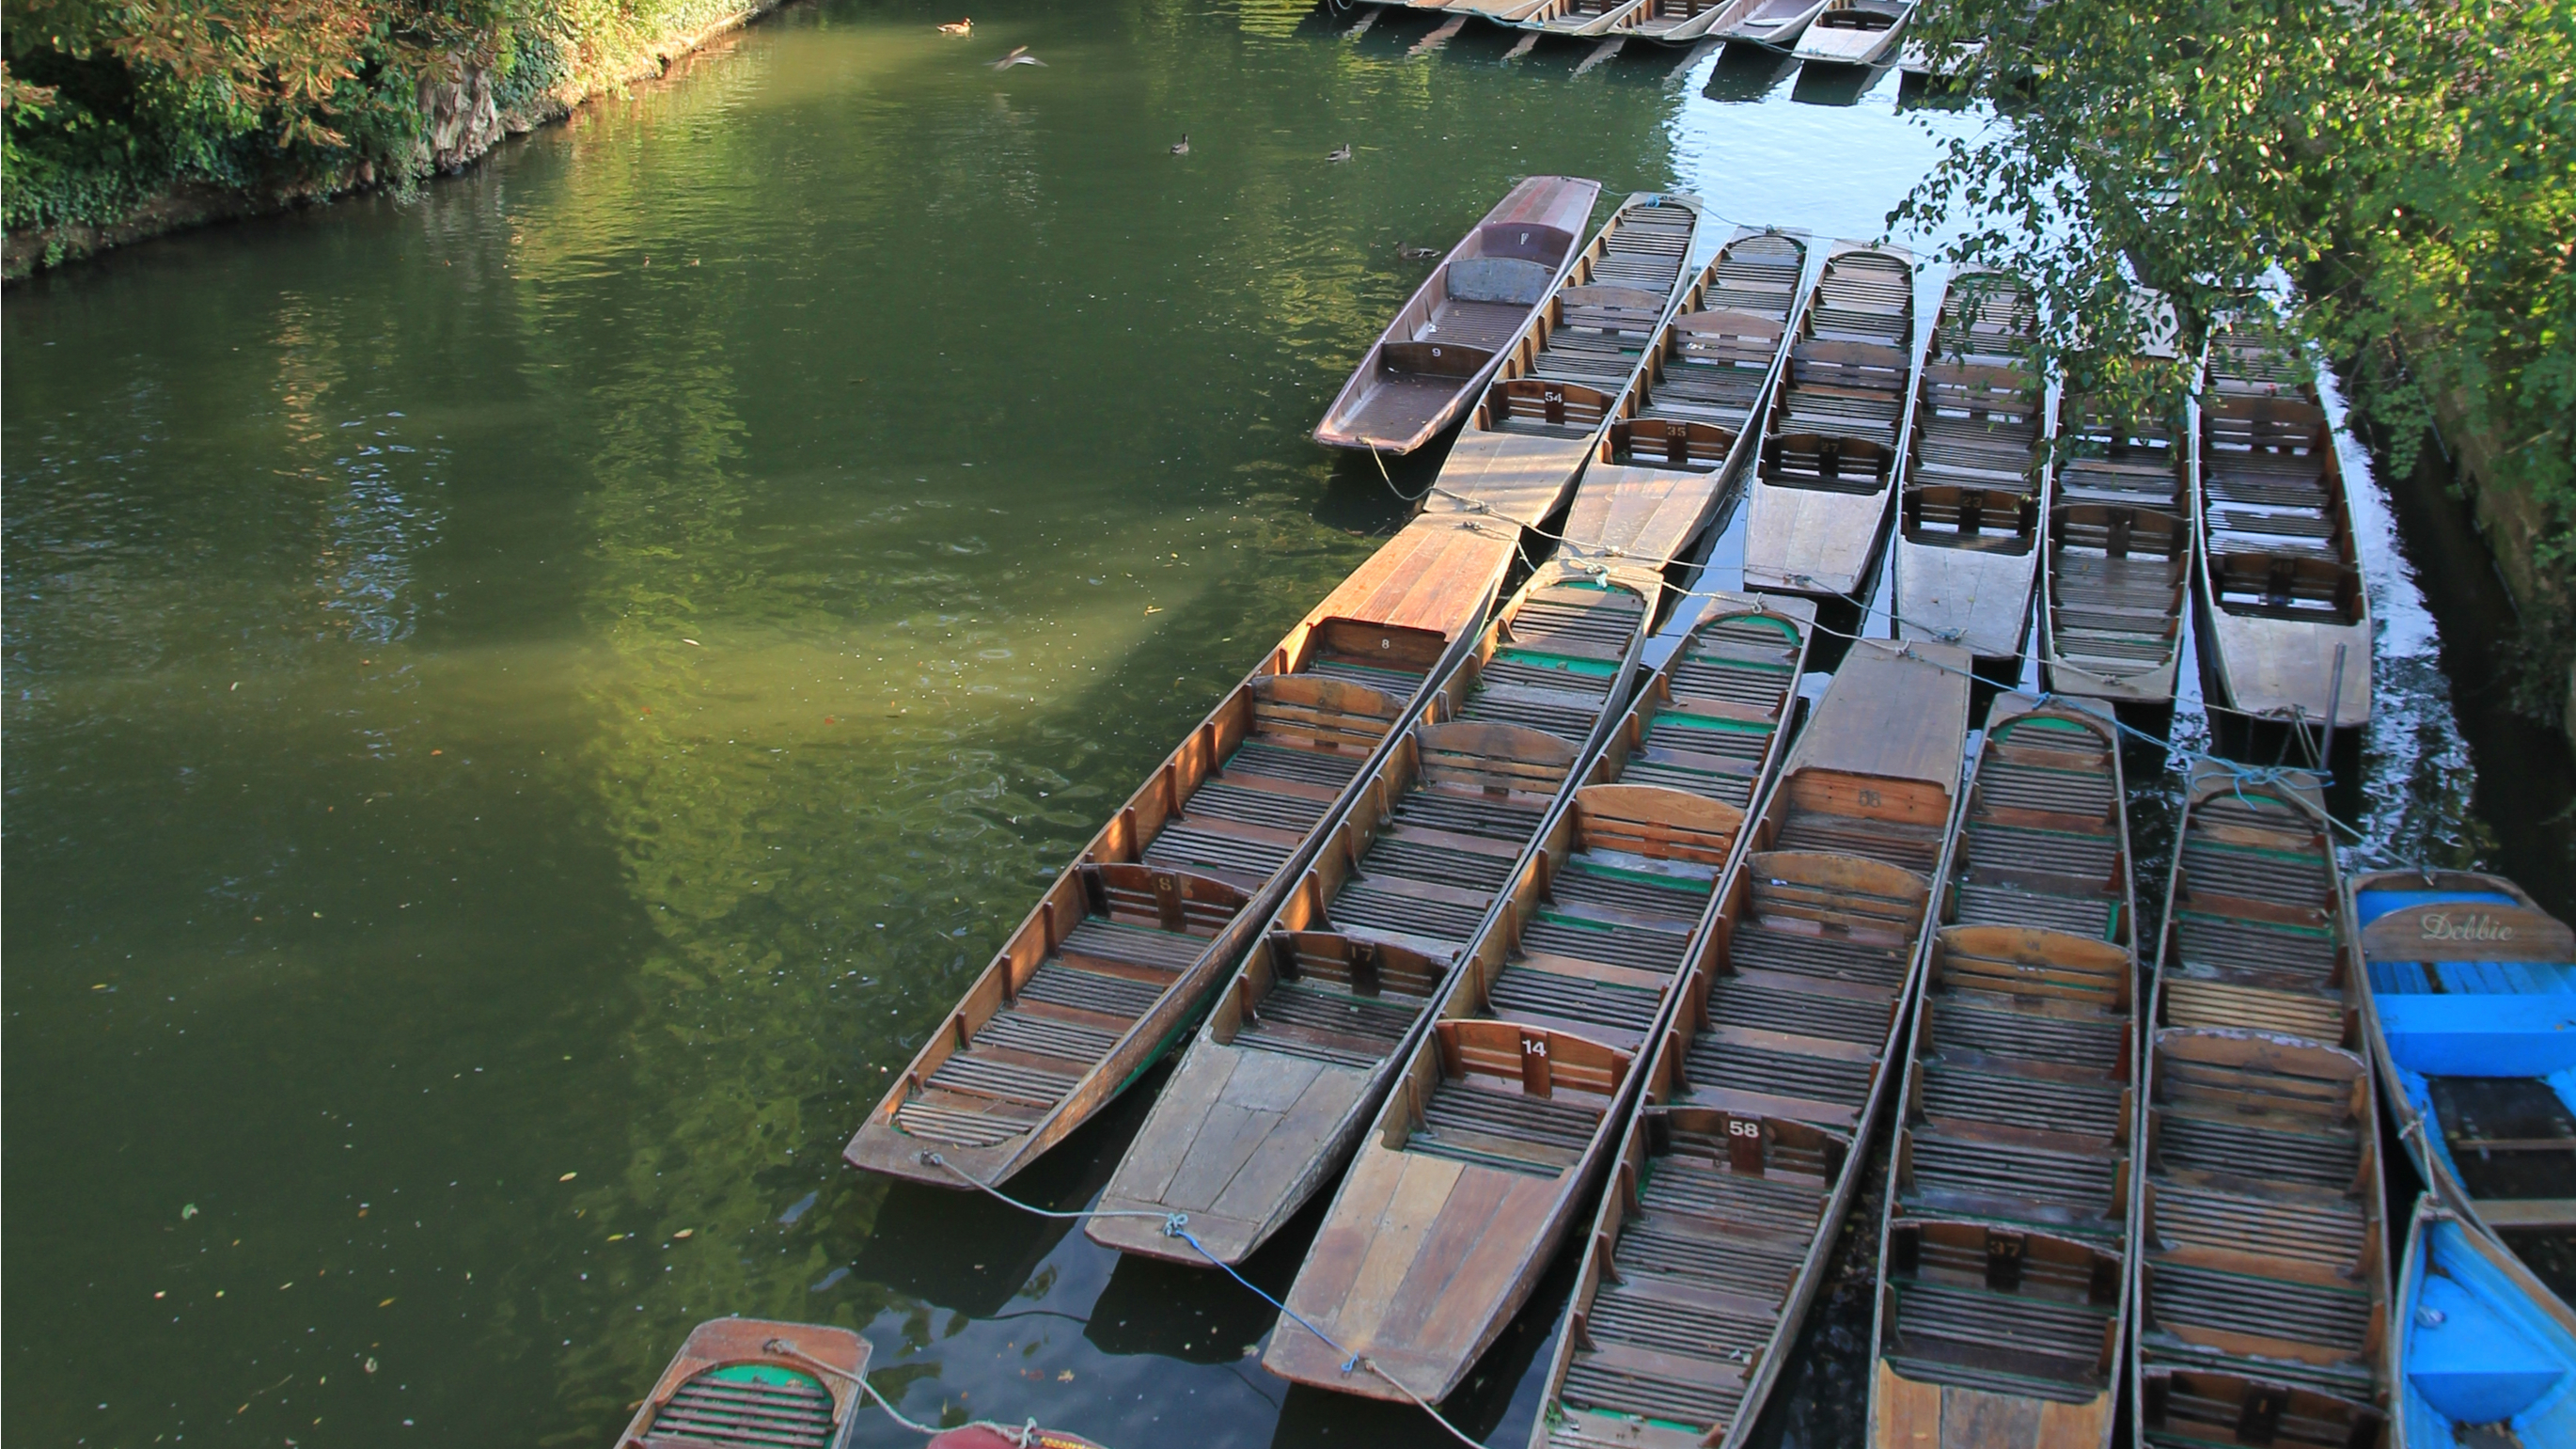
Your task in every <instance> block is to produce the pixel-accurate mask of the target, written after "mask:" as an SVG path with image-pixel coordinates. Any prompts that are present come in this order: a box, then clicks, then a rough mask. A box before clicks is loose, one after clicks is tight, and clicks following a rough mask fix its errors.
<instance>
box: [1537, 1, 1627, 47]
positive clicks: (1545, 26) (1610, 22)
mask: <svg viewBox="0 0 2576 1449" xmlns="http://www.w3.org/2000/svg"><path fill="white" fill-rule="evenodd" d="M1646 3H1647V0H1539V3H1538V5H1537V6H1536V7H1535V8H1533V9H1529V10H1524V11H1523V12H1521V14H1520V16H1519V18H1517V19H1515V20H1514V21H1512V22H1511V23H1512V24H1513V25H1514V26H1515V27H1517V28H1519V29H1522V30H1529V31H1535V32H1537V33H1538V34H1541V35H1562V36H1566V37H1568V38H1572V39H1585V38H1589V37H1592V36H1596V35H1607V34H1609V33H1610V32H1611V31H1612V30H1613V29H1615V28H1616V27H1617V26H1618V24H1619V22H1621V21H1623V20H1625V19H1627V18H1628V16H1629V15H1630V13H1631V12H1633V11H1635V10H1637V9H1638V8H1639V7H1640V6H1643V5H1645V4H1646Z"/></svg>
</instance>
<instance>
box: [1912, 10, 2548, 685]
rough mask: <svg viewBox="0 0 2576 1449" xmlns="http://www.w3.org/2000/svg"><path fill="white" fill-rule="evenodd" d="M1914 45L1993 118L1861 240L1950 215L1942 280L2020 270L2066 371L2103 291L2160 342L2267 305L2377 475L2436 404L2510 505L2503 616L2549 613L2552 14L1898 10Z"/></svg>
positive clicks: (2144, 383)
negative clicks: (2368, 452)
mask: <svg viewBox="0 0 2576 1449" xmlns="http://www.w3.org/2000/svg"><path fill="white" fill-rule="evenodd" d="M1917 23H1918V29H1917V31H1916V34H1917V37H1918V39H1921V40H1924V41H1926V42H1928V43H1930V44H1931V45H1933V46H1934V47H1935V48H1936V50H1939V49H1943V48H1945V47H1953V46H1956V45H1958V44H1960V43H1962V42H1972V41H1975V40H1979V39H1986V40H1988V41H1990V45H1989V48H1988V50H1987V52H1986V54H1985V56H1984V58H1983V60H1982V63H1980V64H1979V65H1978V67H1977V69H1976V72H1975V74H1974V77H1973V79H1972V80H1970V81H1969V84H1970V85H1972V86H1973V87H1975V88H1976V89H1978V90H1979V91H1981V92H1983V93H1984V94H1985V95H1987V96H1988V97H1990V98H1991V99H1992V100H1993V101H1994V103H1995V105H1996V107H1997V110H1998V121H1999V124H1998V125H1996V126H1995V127H1993V128H1991V129H1990V130H1989V131H1988V132H1987V133H1985V134H1984V135H1982V136H1978V137H1975V138H1971V139H1966V140H1960V141H1955V142H1953V143H1952V144H1951V146H1950V149H1949V152H1948V154H1947V156H1946V158H1945V159H1944V161H1943V163H1942V164H1941V166H1940V167H1939V168H1938V169H1937V170H1936V171H1935V173H1934V174H1933V175H1932V176H1931V177H1930V178H1929V179H1928V180H1927V181H1926V182H1925V183H1924V185H1923V187H1922V188H1921V189H1920V190H1918V191H1917V192H1916V193H1915V195H1913V196H1912V197H1910V198H1909V199H1908V200H1907V202H1906V203H1905V205H1904V207H1903V208H1901V209H1900V210H1899V212H1898V213H1897V215H1896V216H1895V217H1892V218H1891V222H1895V221H1903V220H1911V221H1914V222H1916V223H1918V224H1926V223H1931V224H1937V223H1939V222H1941V221H1944V220H1952V221H1964V222H1966V223H1967V224H1968V228H1969V229H1968V231H1967V234H1966V236H1965V238H1964V240H1962V241H1961V242H1960V243H1959V244H1958V245H1957V246H1956V247H1954V248H1952V249H1951V255H1952V256H1953V258H1954V259H1956V260H1961V261H1977V262H1982V263H1987V264H1991V265H1999V266H2005V267H2009V268H2011V269H2013V270H2016V271H2019V272H2021V273H2023V274H2024V275H2026V276H2027V277H2029V278H2030V279H2031V280H2032V281H2033V282H2034V284H2036V285H2037V286H2038V287H2039V288H2040V289H2041V290H2042V291H2043V292H2044V293H2045V294H2046V295H2047V300H2048V301H2049V303H2050V304H2051V308H2052V310H2053V312H2054V313H2055V325H2054V326H2053V327H2052V329H2051V334H2050V341H2051V350H2052V351H2055V352H2058V353H2060V354H2062V355H2066V356H2069V357H2074V356H2079V355H2080V354H2081V347H2080V344H2081V343H2083V342H2084V341H2086V340H2088V339H2089V340H2094V341H2108V342H2109V343H2110V344H2111V345H2112V346H2113V347H2114V348H2116V347H2118V346H2119V345H2120V344H2121V343H2122V342H2124V341H2125V340H2126V339H2127V334H2128V333H2129V331H2130V330H2131V329H2132V326H2133V323H2132V319H2131V318H2130V315H2129V313H2128V311H2127V309H2126V308H2125V307H2124V306H2122V305H2121V298H2122V297H2123V296H2124V295H2125V293H2126V292H2127V290H2128V288H2129V286H2130V284H2131V283H2132V282H2143V283H2145V284H2147V285H2150V286H2154V287H2157V288H2160V289H2162V290H2164V291H2165V292H2166V293H2168V294H2169V295H2171V296H2172V297H2173V298H2174V300H2175V301H2176V302H2177V303H2178V304H2179V306H2180V310H2181V312H2182V315H2183V320H2184V323H2185V330H2186V334H2187V336H2186V345H2187V348H2188V347H2189V346H2191V345H2196V343H2197V342H2198V340H2199V338H2200V336H2202V335H2203V334H2204V333H2205V330H2206V328H2207V326H2208V324H2209V321H2210V319H2211V318H2212V317H2213V316H2214V315H2216V314H2219V313H2222V312H2226V311H2228V310H2231V309H2235V308H2240V307H2243V306H2245V305H2247V303H2248V302H2249V301H2252V300H2254V299H2258V298H2261V297H2264V296H2267V295H2270V296H2274V297H2276V298H2278V299H2279V300H2281V301H2282V302H2283V303H2284V305H2285V308H2286V312H2287V317H2288V322H2289V326H2290V328H2291V329H2292V330H2293V331H2294V332H2296V333H2298V334H2301V335H2304V336H2306V337H2308V338H2311V339H2313V340H2315V341H2316V342H2318V343H2319V344H2320V345H2322V346H2323V347H2324V348H2325V349H2326V351H2327V352H2328V353H2329V354H2330V355H2332V356H2334V357H2336V358H2338V359H2352V360H2359V361H2360V362H2361V363H2362V364H2363V365H2361V366H2358V367H2355V368H2352V369H2350V371H2349V373H2348V378H2349V380H2350V381H2351V382H2352V383H2353V384H2354V386H2355V387H2356V388H2357V390H2358V391H2359V395H2358V396H2357V397H2355V398H2354V399H2353V402H2354V404H2355V405H2356V407H2357V408H2359V409H2360V410H2362V411H2363V413H2364V414H2365V415H2366V416H2368V417H2369V418H2370V419H2371V420H2372V421H2374V422H2376V423H2377V424H2379V425H2380V426H2382V427H2383V428H2385V430H2386V432H2387V434H2388V436H2390V437H2391V438H2392V439H2394V440H2396V441H2397V442H2398V444H2399V447H2400V451H2401V453H2403V452H2406V451H2408V450H2409V449H2410V448H2411V440H2413V439H2415V438H2418V437H2421V436H2422V435H2423V425H2424V423H2425V421H2426V420H2427V419H2428V418H2430V417H2432V416H2433V415H2434V413H2435V411H2436V410H2437V409H2438V411H2439V412H2440V413H2441V414H2442V416H2443V418H2444V420H2445V422H2446V423H2447V424H2448V425H2449V426H2448V430H2449V431H2451V432H2453V433H2469V432H2474V433H2476V434H2477V435H2478V436H2479V437H2480V438H2481V439H2483V440H2485V446H2484V447H2483V448H2482V449H2481V451H2482V452H2483V453H2484V455H2485V456H2484V457H2483V458H2482V459H2481V460H2480V467H2481V469H2482V470H2483V471H2484V473H2485V475H2486V476H2485V477H2484V478H2483V480H2482V481H2483V482H2484V484H2485V486H2487V487H2489V488H2494V489H2503V490H2507V491H2508V492H2509V493H2511V494H2512V495H2514V497H2515V498H2516V499H2517V500H2527V502H2528V505H2529V506H2528V507H2523V508H2520V509H2518V510H2517V511H2515V512H2514V514H2513V515H2512V516H2513V518H2514V519H2515V523H2514V525H2513V527H2514V531H2516V532H2518V533H2521V534H2524V535H2526V536H2522V537H2499V538H2497V539H2496V540H2495V542H2496V543H2497V545H2498V547H2499V548H2500V549H2504V550H2511V551H2516V552H2517V553H2518V555H2519V556H2518V557H2516V558H2509V559H2508V560H2507V570H2506V571H2507V573H2508V575H2509V576H2511V575H2516V574H2517V573H2518V574H2520V575H2521V577H2520V579H2518V581H2517V593H2518V594H2520V595H2521V596H2522V603H2523V607H2524V609H2525V612H2526V615H2527V616H2530V615H2533V614H2535V613H2537V614H2539V615H2541V616H2543V617H2544V618H2546V617H2554V616H2555V615H2558V614H2562V613H2564V612H2565V611H2566V610H2567V608H2568V606H2569V604H2570V602H2571V601H2576V0H2338V3H2336V4H2331V5H2324V4H2316V3H2313V0H2201V3H2197V4H2192V5H2176V6H2161V5H2140V4H2136V3H2134V0H2053V3H2038V0H1925V4H1924V5H1923V8H1922V10H1921V11H1920V12H1919V13H1918V16H1917ZM1947 53H1949V54H1952V55H1954V56H1955V55H1957V53H1958V52H1956V51H1955V50H1950V51H1948V52H1947ZM2290 278H2295V279H2296V280H2297V281H2298V283H2299V284H2300V285H2299V286H2298V288H2297V289H2296V291H2295V292H2291V291H2290V290H2289V289H2287V288H2283V287H2281V286H2279V285H2278V284H2279V283H2280V282H2282V281H2283V280H2285V279H2290ZM2180 380H2181V379H2180V378H2179V376H2178V375H2176V374H2174V373H2172V372H2168V373H2167V374H2165V375H2163V376H2157V377H2138V378H2131V379H2125V380H2124V381H2126V382H2127V383H2129V384H2130V385H2132V386H2134V387H2135V388H2137V389H2138V390H2139V391H2141V392H2143V391H2146V390H2148V389H2149V388H2152V387H2162V388H2165V389H2167V390H2170V389H2171V388H2173V387H2174V386H2176V385H2178V384H2179V382H2180ZM2398 461H2399V465H2400V466H2401V467H2403V466H2408V465H2409V464H2410V463H2411V461H2412V460H2411V458H2409V457H2403V456H2401V457H2400V459H2399V460H2398ZM2535 622H2542V620H2539V619H2536V620H2535ZM2540 632H2547V631H2545V630H2544V631H2540ZM2565 668H2566V665H2565V662H2564V661H2563V660H2561V661H2558V662H2557V663H2556V664H2555V669H2556V670H2557V671H2558V672H2559V673H2561V674H2563V672H2564V670H2565Z"/></svg>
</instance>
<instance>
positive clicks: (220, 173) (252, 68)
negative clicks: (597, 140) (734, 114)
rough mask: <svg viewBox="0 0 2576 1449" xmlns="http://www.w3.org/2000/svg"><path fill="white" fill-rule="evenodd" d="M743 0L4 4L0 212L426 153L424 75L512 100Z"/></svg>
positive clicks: (528, 101)
mask: <svg viewBox="0 0 2576 1449" xmlns="http://www.w3.org/2000/svg"><path fill="white" fill-rule="evenodd" d="M740 8H742V7H741V5H740V4H739V3H737V0H113V3H111V0H0V102H5V107H6V109H5V121H4V122H0V219H5V221H6V224H7V225H8V227H9V228H10V229H11V230H17V229H20V228H23V227H30V226H48V225H56V224H60V223H63V222H85V223H90V224H93V225H106V224H110V223H113V222H116V221H118V220H120V219H122V218H124V217H126V216H128V215H129V214H131V213H132V212H133V211H134V209H135V208H136V207H138V206H140V205H142V204H143V203H145V202H147V201H149V200H150V199H152V198H153V197H155V196H157V195H159V194H161V193H163V192H165V191H167V190H168V189H169V188H171V187H172V186H174V185H178V184H181V183H189V182H198V183H204V184H208V185H212V186H218V187H225V188H232V189H261V188H276V189H287V188H299V187H307V186H312V185H316V184H326V185H327V184H330V183H332V182H333V181H334V180H336V179H338V178H345V177H347V176H349V175H350V174H352V173H353V172H354V171H355V170H356V169H357V168H358V167H359V166H361V165H369V166H372V167H373V168H374V170H375V172H376V173H377V174H379V175H387V176H392V177H395V178H398V179H399V178H402V177H405V176H407V175H408V174H409V173H410V172H411V171H412V170H413V169H414V168H415V167H416V166H417V164H418V157H419V155H420V154H421V148H420V135H421V125H422V116H421V109H420V87H421V85H422V84H423V83H424V82H428V81H453V80H455V79H457V78H459V77H460V76H461V75H463V74H464V73H465V72H466V71H467V70H468V69H481V70H485V71H488V72H489V73H490V75H491V77H492V79H493V82H494V85H495V91H496V95H495V99H496V100H497V101H498V102H499V103H500V104H501V105H502V106H503V108H504V109H509V110H519V111H530V112H533V111H540V110H542V109H543V108H544V106H545V103H546V98H547V97H548V95H549V94H551V93H553V92H556V91H558V90H561V89H564V88H566V87H571V86H579V85H581V84H582V83H583V82H584V81H586V80H587V79H589V78H592V77H595V76H598V75H601V74H603V73H606V72H611V71H614V70H616V69H618V68H621V67H623V66H624V65H626V64H629V63H631V62H632V61H633V60H634V59H635V58H636V57H637V56H639V55H641V54H642V53H643V52H644V51H645V50H646V49H647V48H648V47H650V46H651V45H652V44H654V43H655V42H657V41H659V40H660V39H662V38H663V37H664V36H666V35H668V34H670V33H672V32H673V31H675V30H680V29H686V28H694V27H696V26H700V25H704V24H707V23H709V22H712V21H713V20H716V19H718V18H721V17H722V16H724V15H727V14H730V13H732V12H734V11H736V10H739V9H740Z"/></svg>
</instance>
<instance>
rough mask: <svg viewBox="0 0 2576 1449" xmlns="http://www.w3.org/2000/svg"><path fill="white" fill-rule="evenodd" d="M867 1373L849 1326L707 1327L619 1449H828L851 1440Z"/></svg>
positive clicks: (649, 1398) (762, 1323) (666, 1374)
mask: <svg viewBox="0 0 2576 1449" xmlns="http://www.w3.org/2000/svg"><path fill="white" fill-rule="evenodd" d="M867 1371H868V1341H867V1340H866V1339H864V1338H861V1337H860V1336H859V1335H857V1334H855V1333H853V1332H851V1331H850V1330H848V1329H846V1328H832V1327H827V1326H825V1325H822V1324H816V1323H777V1322H772V1321H769V1320H767V1319H760V1318H718V1319H715V1320H712V1321H710V1322H707V1323H701V1324H699V1325H698V1326H697V1327H696V1328H694V1329H692V1330H690V1332H689V1337H688V1340H687V1342H685V1343H683V1344H681V1345H680V1351H679V1352H678V1353H676V1354H674V1355H672V1357H671V1362H670V1365H669V1366H668V1367H666V1368H664V1369H663V1370H662V1377H661V1378H660V1379H659V1380H658V1381H656V1382H655V1384H654V1385H653V1391H652V1392H651V1393H649V1394H646V1395H645V1396H644V1398H643V1400H642V1402H640V1403H639V1404H638V1405H637V1406H636V1409H635V1417H634V1418H633V1419H632V1420H630V1421H629V1422H628V1423H627V1425H626V1432H624V1433H622V1434H620V1435H618V1436H617V1445H618V1449H693V1446H700V1445H705V1444H708V1443H713V1442H721V1441H724V1440H730V1439H736V1438H741V1439H746V1440H757V1441H758V1442H761V1443H765V1444H770V1445H775V1446H777V1449H829V1446H837V1445H840V1444H842V1443H844V1442H846V1440H847V1434H848V1430H849V1428H850V1423H851V1418H852V1416H853V1415H855V1414H856V1413H857V1412H858V1409H859V1404H860V1399H859V1389H858V1382H859V1379H860V1378H861V1377H862V1376H864V1375H865V1374H866V1373H867ZM692 1430H697V1431H701V1432H692Z"/></svg>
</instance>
